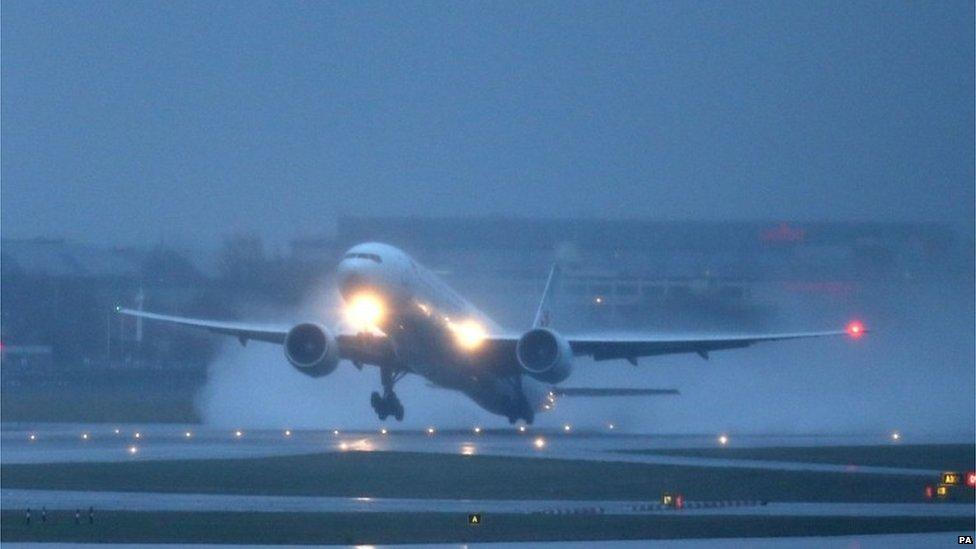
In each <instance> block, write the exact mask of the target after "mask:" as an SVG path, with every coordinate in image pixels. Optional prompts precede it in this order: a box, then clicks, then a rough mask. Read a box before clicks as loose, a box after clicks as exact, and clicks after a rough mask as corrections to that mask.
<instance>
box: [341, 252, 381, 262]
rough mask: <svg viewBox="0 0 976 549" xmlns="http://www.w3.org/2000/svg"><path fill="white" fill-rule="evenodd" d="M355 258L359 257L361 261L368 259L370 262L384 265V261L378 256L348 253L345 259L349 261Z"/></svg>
mask: <svg viewBox="0 0 976 549" xmlns="http://www.w3.org/2000/svg"><path fill="white" fill-rule="evenodd" d="M353 257H358V258H359V259H368V260H370V261H375V262H377V263H383V259H382V258H380V256H378V255H376V254H359V253H348V254H346V256H345V257H343V259H349V258H353Z"/></svg>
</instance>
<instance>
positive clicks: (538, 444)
mask: <svg viewBox="0 0 976 549" xmlns="http://www.w3.org/2000/svg"><path fill="white" fill-rule="evenodd" d="M532 445H533V446H535V448H536V449H537V450H541V449H543V448H545V447H546V439H544V438H542V437H536V439H535V440H533V441H532Z"/></svg>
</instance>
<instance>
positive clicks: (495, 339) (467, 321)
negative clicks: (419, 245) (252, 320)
mask: <svg viewBox="0 0 976 549" xmlns="http://www.w3.org/2000/svg"><path fill="white" fill-rule="evenodd" d="M558 274H559V269H558V268H557V267H556V266H554V267H553V268H552V270H551V271H550V273H549V279H548V281H547V282H546V287H545V291H544V292H543V296H542V300H541V302H540V304H539V308H538V311H537V312H536V315H535V319H534V322H533V323H532V326H531V328H529V329H528V330H526V331H524V332H520V333H507V332H505V331H503V330H501V329H500V328H499V327H498V326H497V325H495V324H494V323H493V322H491V320H490V319H488V318H487V317H485V315H483V314H482V313H480V312H479V311H478V310H477V309H475V308H474V307H473V306H472V305H471V304H470V303H468V302H467V301H465V300H464V298H462V297H461V296H460V295H458V294H457V293H456V292H454V291H453V290H452V289H451V288H449V287H448V286H447V285H446V284H445V283H444V282H443V281H441V280H440V279H439V278H438V277H437V276H436V275H435V274H433V273H432V272H430V271H429V270H427V269H425V268H424V267H422V266H421V265H419V264H417V262H416V261H414V260H413V259H412V258H411V257H410V256H409V255H407V254H406V253H404V252H403V251H401V250H399V249H397V248H395V247H393V246H390V245H387V244H380V243H366V244H360V245H357V246H354V247H353V248H351V249H350V250H349V251H348V252H346V254H345V255H344V256H343V258H342V260H341V261H340V263H339V266H338V269H337V277H336V278H337V282H338V285H339V291H340V293H341V295H342V299H343V303H344V312H345V316H346V320H347V322H346V323H344V324H345V326H344V327H342V328H341V329H340V330H337V331H335V330H332V329H330V328H328V327H326V326H324V325H322V324H320V323H317V322H304V323H299V324H296V325H293V326H282V327H276V326H262V325H256V324H249V323H240V322H224V321H213V320H201V319H193V318H184V317H178V316H170V315H162V314H156V313H151V312H146V311H142V310H133V309H124V308H118V311H119V312H120V313H122V314H126V315H131V316H136V317H141V318H146V319H151V320H158V321H164V322H171V323H176V324H181V325H185V326H190V327H195V328H202V329H206V330H210V331H212V332H215V333H219V334H225V335H231V336H235V337H237V338H238V339H239V340H240V342H241V344H246V343H247V341H248V340H252V339H253V340H257V341H265V342H271V343H276V344H279V345H282V346H283V349H284V354H285V358H286V359H287V360H288V362H289V363H290V364H291V365H292V366H293V367H295V368H296V369H297V370H298V371H300V372H302V373H303V374H305V375H308V376H311V377H321V376H325V375H328V374H329V373H331V372H332V371H334V370H335V369H336V367H337V366H338V364H339V361H340V360H348V361H351V362H352V363H353V364H355V365H356V367H357V368H360V369H362V368H363V367H364V366H365V365H371V366H376V367H378V368H379V372H380V381H381V385H382V393H379V392H373V394H372V398H371V403H372V406H373V409H374V410H375V411H376V414H377V415H378V416H379V418H380V419H381V420H385V419H386V418H387V417H394V418H396V419H397V420H398V421H399V420H402V419H403V415H404V408H403V404H402V403H401V402H400V400H399V398H397V395H396V393H395V392H394V386H395V384H396V383H397V381H399V380H400V379H401V378H403V376H405V375H407V374H415V375H419V376H422V377H424V378H426V379H427V380H428V381H429V382H430V383H431V384H433V385H434V386H437V387H443V388H447V389H453V390H457V391H461V392H463V393H464V394H465V395H467V396H468V397H470V398H471V399H472V400H473V401H475V402H476V403H477V404H478V405H479V406H481V407H482V408H484V409H485V410H487V411H489V412H491V413H493V414H498V415H501V416H505V417H506V418H508V421H509V422H511V423H515V422H516V421H518V420H519V419H522V420H524V421H525V422H526V423H529V424H531V423H532V422H533V420H534V419H535V414H536V413H539V412H543V411H546V410H550V409H552V407H553V405H554V403H555V399H556V398H557V397H560V396H567V395H576V396H635V395H654V394H675V393H677V391H674V390H659V389H639V388H564V387H560V386H559V384H560V383H562V382H563V381H565V380H566V379H568V378H569V377H570V374H571V373H572V371H573V360H574V358H575V357H578V356H589V357H592V358H593V359H594V360H597V361H600V360H612V359H624V360H627V361H629V362H631V363H632V364H635V365H636V364H637V359H638V358H641V357H648V356H656V355H665V354H675V353H697V354H698V355H700V356H701V357H702V358H705V359H707V358H708V356H709V353H710V352H712V351H718V350H723V349H736V348H741V347H748V346H750V345H753V344H755V343H762V342H767V341H780V340H787V339H801V338H811V337H829V336H843V335H847V336H849V337H852V338H858V337H860V336H861V335H863V334H864V333H866V330H865V328H864V327H863V326H862V325H861V324H860V323H858V322H852V323H851V324H849V325H848V326H847V328H846V329H845V330H837V331H823V332H805V333H784V334H766V335H733V336H727V337H721V336H719V337H713V336H709V337H700V338H678V337H640V338H612V337H577V336H567V335H563V334H561V333H559V332H557V331H556V330H554V329H552V328H551V327H550V326H549V317H550V313H549V301H550V297H551V295H552V293H553V287H554V285H555V283H556V279H557V278H558Z"/></svg>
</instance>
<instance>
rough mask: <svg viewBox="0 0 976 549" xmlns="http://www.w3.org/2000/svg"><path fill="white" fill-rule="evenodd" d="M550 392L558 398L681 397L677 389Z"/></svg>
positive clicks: (606, 389)
mask: <svg viewBox="0 0 976 549" xmlns="http://www.w3.org/2000/svg"><path fill="white" fill-rule="evenodd" d="M549 392H551V393H552V394H553V396H557V397H563V396H568V397H625V396H662V395H680V394H681V393H680V392H679V391H678V390H677V389H643V388H634V387H622V388H616V387H553V388H552V389H551V390H550V391H549Z"/></svg>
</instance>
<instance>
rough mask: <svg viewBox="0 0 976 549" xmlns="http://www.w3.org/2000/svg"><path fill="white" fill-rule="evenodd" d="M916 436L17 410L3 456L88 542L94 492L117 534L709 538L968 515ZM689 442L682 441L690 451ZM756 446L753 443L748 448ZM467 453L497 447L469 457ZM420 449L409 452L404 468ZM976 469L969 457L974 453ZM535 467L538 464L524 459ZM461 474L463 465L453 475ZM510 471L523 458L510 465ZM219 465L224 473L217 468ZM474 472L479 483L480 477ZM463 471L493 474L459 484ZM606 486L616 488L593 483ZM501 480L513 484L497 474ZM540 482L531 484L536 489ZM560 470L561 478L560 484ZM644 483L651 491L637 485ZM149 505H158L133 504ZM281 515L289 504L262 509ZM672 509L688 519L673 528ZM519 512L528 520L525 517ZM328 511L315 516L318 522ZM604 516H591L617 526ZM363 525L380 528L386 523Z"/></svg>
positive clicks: (1, 436) (954, 523) (18, 508)
mask: <svg viewBox="0 0 976 549" xmlns="http://www.w3.org/2000/svg"><path fill="white" fill-rule="evenodd" d="M905 438H906V437H904V436H903V435H900V436H898V437H892V436H891V433H874V434H857V435H833V436H781V435H747V434H735V433H725V434H723V436H721V437H720V436H719V435H708V434H704V435H664V434H640V433H622V432H620V431H619V429H610V428H607V429H605V430H602V431H601V430H581V429H578V428H576V427H574V426H571V425H570V426H563V428H561V429H560V428H557V429H539V428H532V427H526V428H523V429H519V428H511V429H491V430H487V429H475V428H471V429H450V430H440V429H438V428H437V427H436V426H431V427H430V428H429V429H426V430H419V431H418V430H402V431H401V430H396V429H395V428H389V427H388V428H386V429H384V430H380V429H375V430H358V431H348V430H338V429H322V430H292V429H287V428H281V429H244V428H240V429H228V428H216V427H204V426H200V425H177V424H139V425H135V424H120V425H109V424H31V425H28V424H17V423H6V424H0V461H2V464H3V466H4V467H5V472H4V479H5V483H6V484H5V486H4V487H2V489H0V510H2V511H3V512H4V513H6V514H7V515H6V516H7V517H8V520H9V519H13V518H15V517H16V519H15V520H14V522H17V520H19V519H20V517H22V516H23V515H24V514H25V513H26V509H27V508H31V509H33V510H35V513H36V512H37V510H39V509H41V508H45V509H46V510H47V511H48V512H50V513H51V514H52V516H54V515H56V514H57V513H60V514H61V518H60V519H54V520H53V522H54V523H56V524H61V523H63V522H67V523H68V524H64V525H62V526H60V527H59V528H62V529H66V530H63V532H62V533H61V534H57V535H59V536H64V537H61V538H57V539H64V540H73V539H76V538H75V537H74V536H76V535H81V533H74V532H73V531H71V530H70V525H71V524H73V522H72V521H71V520H70V519H66V518H65V517H67V516H70V514H72V513H73V511H74V510H76V509H81V510H87V509H88V508H89V507H92V508H94V509H95V512H96V516H99V517H103V518H104V519H105V520H106V523H104V524H109V525H110V526H108V528H109V530H106V533H105V534H104V535H105V536H106V537H104V538H99V539H101V540H102V541H112V540H118V539H125V540H129V541H138V540H146V539H159V540H171V541H172V540H176V541H181V542H182V541H193V542H199V541H208V540H210V541H212V540H214V539H217V540H225V539H239V538H235V537H234V536H239V535H241V534H240V532H241V530H240V529H241V528H257V530H255V532H259V531H260V526H258V525H260V524H264V522H262V521H268V520H287V521H298V522H295V523H294V524H295V526H294V527H295V528H305V526H303V525H305V524H308V523H304V522H301V521H303V520H307V519H303V518H301V517H302V516H306V515H305V514H308V513H314V514H318V515H317V516H318V517H330V516H331V517H357V516H361V515H363V514H367V515H368V516H370V517H379V518H377V519H376V520H382V521H389V520H395V519H390V518H389V517H391V516H392V517H399V516H404V517H409V516H411V515H412V514H417V513H426V515H424V516H425V517H428V519H425V520H429V517H436V516H440V517H448V519H447V521H446V522H442V523H441V525H440V526H439V527H438V528H440V530H437V531H438V532H453V530H452V529H453V528H454V527H453V526H451V524H454V522H452V521H454V520H460V521H462V524H463V521H464V518H465V517H467V515H468V514H470V513H481V514H483V515H484V516H485V517H489V520H497V521H500V522H501V523H504V524H506V526H505V527H506V528H511V529H512V531H514V532H517V531H520V529H524V528H525V526H524V524H529V525H534V524H536V523H538V522H539V521H540V520H559V519H560V518H561V517H558V516H553V515H569V516H568V517H565V518H562V519H561V520H564V521H568V522H567V523H566V524H570V523H580V521H593V520H597V521H599V520H607V521H615V520H618V521H620V520H623V521H663V522H660V523H654V524H649V523H647V524H645V525H644V526H641V525H640V524H635V523H633V522H631V523H628V526H627V528H629V529H630V530H629V531H634V529H640V528H646V529H647V530H646V532H649V533H650V534H645V536H650V537H659V536H660V535H661V534H657V533H655V532H661V531H662V530H661V529H662V528H663V529H665V531H667V532H669V533H668V534H666V535H667V536H668V537H674V538H683V537H694V535H692V533H694V532H697V531H699V530H700V529H701V528H706V530H705V531H707V532H709V533H713V534H712V535H719V536H726V535H733V537H740V538H741V537H742V536H743V535H746V536H748V535H773V536H783V535H789V534H790V533H793V534H794V535H797V534H803V533H806V534H810V533H814V534H819V533H820V532H821V528H827V529H828V530H830V531H832V532H834V534H835V535H836V534H837V533H860V532H873V533H879V532H891V533H893V532H902V533H904V532H915V534H910V535H922V534H920V533H921V532H925V531H931V530H933V529H942V530H944V529H946V528H948V527H952V528H958V527H960V526H962V527H963V528H965V525H966V524H971V523H972V520H973V518H974V516H976V507H974V504H973V502H972V494H970V492H971V491H972V490H971V489H970V488H967V487H962V488H960V490H964V491H957V492H956V493H955V495H954V497H953V498H950V499H949V500H947V501H932V500H930V501H926V500H925V498H924V497H923V496H922V490H921V488H922V487H923V486H924V485H926V484H927V483H934V482H936V481H937V479H938V478H939V477H940V475H941V473H942V471H943V469H941V468H938V467H939V466H941V465H942V463H940V461H939V459H935V460H933V459H919V458H918V456H919V455H920V454H921V455H923V458H925V456H926V455H927V454H926V452H927V450H925V449H924V448H923V449H922V450H920V451H914V453H912V452H908V453H906V452H904V450H911V445H909V444H908V443H907V442H906V440H905ZM912 442H913V443H921V442H925V443H929V444H942V445H945V444H956V445H962V446H961V447H962V449H963V450H962V452H960V451H959V448H960V447H959V446H957V447H955V450H952V451H949V450H946V449H945V447H938V446H933V448H941V449H939V450H938V451H939V452H943V455H944V458H945V459H946V460H949V461H952V462H953V463H955V464H966V463H968V462H969V461H971V458H970V457H966V456H967V455H968V454H967V452H969V453H970V454H971V450H966V448H969V446H968V445H971V444H972V442H971V440H968V437H966V436H960V437H955V438H953V437H950V438H948V439H946V438H941V439H939V438H931V437H930V438H927V439H925V440H924V441H922V440H917V439H913V440H912ZM829 448H834V452H835V454H834V455H831V454H830V452H827V453H826V454H824V453H822V452H820V451H821V450H824V449H829ZM838 448H839V449H844V448H855V449H859V450H857V451H855V452H854V453H853V454H851V455H853V456H857V457H854V458H851V459H847V458H844V457H843V456H844V455H845V454H844V452H843V451H841V452H839V453H838V452H837V449H838ZM865 448H866V449H867V450H865ZM784 449H785V450H787V451H785V452H784ZM889 449H890V452H889ZM734 450H735V451H734ZM745 450H748V451H745ZM752 450H755V451H756V452H752ZM770 450H772V452H770ZM736 451H738V453H737V452H736ZM668 452H670V453H668ZM679 452H680V453H682V454H683V455H677V453H679ZM757 452H758V453H757ZM818 452H820V453H819V454H818ZM858 452H860V453H858ZM960 453H961V455H962V458H961V459H960V458H959V455H960ZM741 455H746V456H751V458H749V459H746V458H741V457H736V456H741ZM757 455H758V457H757ZM838 455H839V456H841V457H837V456H838ZM466 456H476V457H478V458H481V457H484V458H490V459H485V460H478V459H472V460H468V459H466ZM769 456H788V457H789V458H790V459H769ZM258 458H267V459H264V460H259V459H258ZM506 458H511V459H510V460H509V459H506ZM940 459H941V458H940ZM217 460H224V461H217ZM838 460H840V461H838ZM405 461H407V462H410V463H411V465H408V466H407V465H400V464H402V463H404V462H405ZM634 465H638V466H640V467H637V468H635V467H633V466H634ZM960 466H962V465H960ZM418 467H419V469H418ZM965 467H966V469H962V470H964V471H965V470H968V468H969V467H970V466H969V465H965ZM554 469H560V470H562V471H565V473H561V474H560V475H555V474H553V475H552V476H549V477H547V476H546V473H547V472H550V471H553V470H554ZM530 470H531V471H535V472H534V473H532V474H529V473H527V471H530ZM584 470H585V471H586V472H584V473H580V471H584ZM448 471H449V474H450V475H452V476H451V477H450V478H451V479H454V480H451V481H449V482H447V483H446V484H445V483H439V482H438V480H439V479H440V478H442V477H444V475H445V474H448ZM513 471H517V473H514V476H513V477H512V478H508V477H510V476H511V475H513ZM424 475H426V476H424ZM519 475H522V476H521V477H520V476H519ZM539 475H542V476H541V477H540V476H539ZM217 477H219V480H214V479H215V478H217ZM412 477H413V478H412ZM472 478H479V479H480V480H478V481H475V482H472V480H471V479H472ZM540 478H541V479H542V480H539V479H540ZM576 478H582V479H589V482H591V484H590V485H587V484H586V481H584V483H583V484H578V485H573V486H577V487H572V488H570V487H567V486H568V485H567V482H568V481H569V480H571V479H576ZM186 479H200V480H204V481H205V483H204V486H203V488H202V489H201V488H200V484H199V483H198V482H199V480H197V481H187V480H186ZM520 479H521V480H520ZM604 479H605V480H604ZM614 479H615V480H614ZM801 479H803V480H801ZM875 479H877V480H875ZM455 483H460V484H461V485H468V486H485V487H488V489H487V490H483V489H478V490H474V491H472V490H471V489H469V488H463V489H461V490H453V489H452V488H451V486H456V485H457V484H455ZM594 483H595V484H596V485H598V486H600V485H607V486H608V488H606V489H601V488H599V487H597V488H594V487H593V485H592V484H594ZM496 484H498V485H500V486H501V487H500V488H498V487H493V486H494V485H496ZM529 484H532V486H534V488H529V487H527V485H529ZM554 485H559V486H560V489H558V490H554V489H553V487H554ZM635 485H636V486H640V488H639V489H636V490H635V489H633V488H630V487H631V486H635ZM296 487H297V488H296ZM672 487H678V488H680V489H682V490H687V492H686V493H688V494H692V493H693V494H694V497H689V498H687V499H683V503H684V505H683V508H681V509H675V508H673V507H668V506H664V505H662V504H661V501H660V499H661V494H662V489H663V490H666V491H669V490H671V489H672ZM493 490H495V491H493ZM497 490H501V491H497ZM580 490H581V491H580ZM601 490H602V491H601ZM862 491H864V493H862ZM645 496H646V497H645ZM960 496H961V498H960ZM577 498H578V499H577ZM597 498H599V499H597ZM967 498H968V499H967ZM140 513H143V514H145V517H146V518H145V519H139V518H133V517H134V516H135V515H138V514H140ZM154 513H171V514H172V513H177V514H180V515H179V517H180V518H179V519H174V520H179V521H181V524H197V526H195V527H194V528H196V529H195V530H193V532H194V533H193V534H186V535H191V536H192V537H188V538H179V537H176V538H174V537H172V536H173V535H174V534H172V533H171V532H170V531H169V530H166V529H163V530H154V529H153V528H156V527H154V526H151V525H152V524H155V523H153V522H151V521H152V520H155V519H154V518H153V517H155V515H154ZM204 513H232V514H233V513H237V514H240V515H239V516H240V517H241V518H240V519H225V522H226V521H228V520H229V521H230V522H226V524H225V527H226V534H221V535H222V536H227V537H217V538H215V537H210V535H209V534H208V529H207V527H206V526H205V525H199V524H198V521H205V520H207V519H206V516H209V515H204ZM120 516H125V517H127V518H125V521H126V524H129V523H130V522H131V521H133V520H134V521H137V522H138V521H139V520H147V521H150V522H147V523H139V524H146V525H148V526H144V528H148V529H149V531H148V532H143V531H140V532H142V533H139V534H138V535H134V537H124V538H119V537H113V536H121V535H123V534H121V533H119V532H122V531H124V530H125V528H128V526H122V524H123V523H120V522H118V521H119V520H122V519H120V518H118V517H120ZM271 516H274V517H277V518H274V519H269V518H261V517H271ZM113 517H114V518H113ZM450 517H453V518H450ZM457 517H460V518H457ZM491 517H495V519H492V518H491ZM505 517H507V518H505ZM520 517H521V518H520ZM674 519H680V520H682V521H690V522H683V523H681V524H682V525H676V524H675V523H673V522H672V521H673V520H674ZM235 520H239V521H240V522H234V521H235ZM322 520H326V521H342V520H346V519H340V518H328V519H325V518H323V519H322ZM404 520H406V521H407V522H405V523H401V524H400V525H399V526H397V527H398V528H401V529H403V528H407V529H409V528H411V526H410V522H409V521H410V520H411V519H404ZM440 520H442V521H444V520H445V519H440ZM518 520H521V521H523V522H524V524H522V525H520V524H519V523H517V522H511V521H518ZM318 523H319V521H318V519H317V520H316V521H315V522H313V524H318ZM495 523H496V524H497V522H495ZM98 524H103V523H98ZM268 524H271V523H268ZM330 524H340V523H334V522H325V523H322V524H321V525H319V526H316V528H322V529H323V530H322V533H321V535H328V532H329V531H330V530H329V528H335V527H336V526H329V525H330ZM367 524H374V523H367ZM375 524H379V523H375ZM546 524H553V523H551V522H546ZM587 524H595V523H592V522H588V523H587ZM600 524H602V525H601V526H591V527H592V528H598V529H603V530H602V531H615V530H613V528H612V527H610V526H607V525H606V524H603V523H600ZM901 524H907V526H904V527H902V526H899V525H901ZM111 525H119V526H111ZM945 525H949V526H945ZM22 527H23V525H22V524H21V528H22ZM113 528H114V530H113ZM188 528H189V526H188ZM361 528H364V530H362V531H364V532H371V530H370V528H373V527H372V526H363V527H361ZM607 528H609V530H606V529H607ZM729 528H731V529H732V530H729ZM736 528H739V530H735V529H736ZM119 529H121V530H119ZM191 530H192V528H191ZM47 531H48V530H45V531H44V532H47ZM331 531H334V530H331ZM378 531H379V530H377V532H378ZM484 531H485V532H488V530H484ZM555 531H556V532H560V531H562V530H561V529H558V530H555ZM729 531H737V532H739V533H738V534H728V533H727V532H729ZM31 532H33V534H32V533H30V532H21V533H18V534H17V536H28V537H29V536H33V535H38V536H40V538H34V539H40V540H45V539H52V538H50V537H48V538H45V537H44V536H47V535H50V536H54V535H55V534H54V533H50V534H44V532H42V531H41V530H37V529H34V530H32V531H31ZM52 532H53V531H52ZM113 532H115V533H113ZM462 532H463V531H462ZM42 534H44V535H42ZM8 535H13V534H8ZM296 535H298V534H296ZM307 535H308V536H310V537H299V538H296V539H305V540H308V539H314V540H318V539H321V538H319V537H315V536H318V535H320V534H319V533H315V534H307ZM398 535H399V534H398ZM440 535H441V534H437V535H435V536H434V538H437V539H444V538H438V536H440ZM464 535H465V534H463V533H452V534H450V536H453V537H455V538H457V536H461V537H460V538H458V539H463V538H464ZM554 535H558V534H554ZM154 536H158V537H154ZM612 537H613V536H609V537H608V538H612ZM625 537H626V536H625ZM8 539H25V538H23V537H13V538H8ZM261 539H270V538H261ZM329 539H332V538H329ZM396 539H400V538H396ZM412 539H426V538H422V537H421V538H412ZM501 539H505V538H504V537H502V538H501ZM553 539H555V538H553ZM569 539H572V538H569ZM783 539H784V540H785V539H790V538H783ZM811 539H814V538H811ZM899 539H900V538H899Z"/></svg>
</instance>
